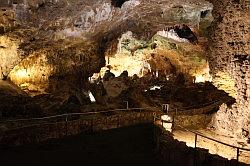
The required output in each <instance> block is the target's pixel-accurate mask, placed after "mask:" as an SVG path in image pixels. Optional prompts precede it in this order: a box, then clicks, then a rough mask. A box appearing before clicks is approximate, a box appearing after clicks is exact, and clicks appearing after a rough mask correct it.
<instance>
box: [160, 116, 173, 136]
mask: <svg viewBox="0 0 250 166" xmlns="http://www.w3.org/2000/svg"><path fill="white" fill-rule="evenodd" d="M161 120H163V127H164V128H165V129H166V130H167V131H170V132H172V118H171V117H170V116H168V115H162V116H161Z"/></svg>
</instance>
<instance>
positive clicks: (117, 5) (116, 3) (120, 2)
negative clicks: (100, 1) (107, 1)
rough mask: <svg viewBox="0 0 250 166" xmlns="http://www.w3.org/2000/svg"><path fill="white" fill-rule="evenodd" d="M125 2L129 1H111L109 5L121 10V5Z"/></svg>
mask: <svg viewBox="0 0 250 166" xmlns="http://www.w3.org/2000/svg"><path fill="white" fill-rule="evenodd" d="M126 1H129V0H111V4H112V5H113V6H114V7H119V8H121V7H122V5H123V4H124V3H125V2H126Z"/></svg>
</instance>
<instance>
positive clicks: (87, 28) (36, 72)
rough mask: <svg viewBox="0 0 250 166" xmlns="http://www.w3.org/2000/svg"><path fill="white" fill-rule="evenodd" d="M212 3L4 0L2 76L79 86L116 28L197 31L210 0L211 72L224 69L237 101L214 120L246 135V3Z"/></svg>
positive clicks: (143, 36)
mask: <svg viewBox="0 0 250 166" xmlns="http://www.w3.org/2000/svg"><path fill="white" fill-rule="evenodd" d="M3 1H4V0H3ZM3 1H1V2H3ZM209 1H211V3H208V2H207V1H205V0H173V1H170V0H150V1H149V0H129V1H126V2H125V1H124V2H123V3H122V4H116V3H111V0H86V1H83V0H74V1H68V0H52V1H51V0H44V1H40V0H25V1H22V0H20V1H17V4H8V2H11V1H7V0H6V1H4V2H6V3H5V4H4V10H1V11H0V34H1V37H0V41H1V43H0V67H1V68H0V71H1V73H0V78H3V75H2V73H3V74H4V76H7V75H9V73H10V75H9V78H10V79H11V80H12V81H13V82H15V83H16V84H18V85H23V86H25V88H27V89H29V90H37V91H39V92H41V93H43V92H44V91H47V92H51V91H56V90H58V89H65V88H66V87H64V86H66V85H67V86H68V89H69V90H72V89H74V88H70V87H75V88H76V89H77V88H83V82H84V81H85V80H86V78H88V77H89V76H91V75H92V74H93V73H98V72H99V71H100V69H101V67H104V66H105V59H104V58H105V55H107V54H109V53H114V52H116V51H117V50H116V49H117V47H116V46H115V44H117V43H118V41H117V39H118V38H119V37H120V36H121V34H123V33H125V32H127V31H131V32H133V36H134V37H135V38H136V39H138V40H144V41H147V40H148V39H151V38H152V37H153V36H154V35H155V34H156V33H157V32H158V31H162V30H164V29H165V28H166V27H171V26H174V25H178V24H183V23H185V24H188V25H189V26H190V27H192V28H195V29H196V30H197V29H198V27H199V28H200V29H199V30H202V29H205V28H206V27H207V25H208V24H207V20H208V22H209V21H211V14H210V13H211V11H212V9H213V5H214V10H213V16H214V17H215V21H214V25H213V26H212V27H211V31H210V32H211V33H210V34H209V35H210V36H211V39H210V46H209V47H210V49H209V50H210V51H211V54H209V55H208V56H207V57H208V62H209V65H210V69H211V70H210V72H212V74H213V76H214V77H216V74H217V75H218V73H219V72H222V73H229V74H228V75H229V77H228V78H230V79H229V80H230V84H231V85H230V87H232V83H231V82H232V80H233V82H235V84H236V85H235V91H236V94H235V96H236V100H237V104H235V105H234V106H233V107H232V108H230V109H228V108H226V106H225V107H224V106H223V108H221V110H220V111H219V113H218V114H217V116H216V117H215V124H214V125H215V127H216V128H218V129H219V130H222V131H223V132H228V131H229V132H228V133H229V134H230V135H239V136H244V137H249V134H247V133H249V132H250V129H249V124H250V123H249V112H250V111H249V108H248V107H249V105H250V95H249V93H250V92H249V88H250V83H249V82H250V81H249V74H248V73H249V38H250V37H249V20H250V18H249V15H250V14H249V4H248V3H249V1H248V0H209ZM212 4H213V5H212ZM0 5H2V4H0ZM0 7H2V6H0ZM197 31H198V30H197ZM163 36H164V35H163ZM88 42H90V43H88ZM114 43H115V44H114ZM111 46H112V48H111ZM194 47H195V46H194ZM161 53H162V54H166V53H167V52H166V51H161ZM158 54H160V52H158ZM112 55H113V54H112ZM172 60H173V59H172ZM190 64H192V63H190ZM190 64H189V65H190ZM180 66H181V65H180ZM187 68H188V67H187ZM12 69H13V70H12ZM205 69H207V68H205ZM11 70H12V71H11ZM198 78H199V79H200V77H198ZM201 79H202V78H201ZM229 89H230V88H229ZM231 90H232V89H231ZM225 110H228V111H225ZM230 110H232V111H230ZM230 114H232V116H231V115H230ZM225 118H227V119H226V120H225ZM232 119H239V120H238V121H234V120H232ZM222 122H223V123H222ZM224 122H225V123H224Z"/></svg>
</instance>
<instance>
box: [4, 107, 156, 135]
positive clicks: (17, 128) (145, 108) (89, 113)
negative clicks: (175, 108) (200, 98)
mask: <svg viewBox="0 0 250 166" xmlns="http://www.w3.org/2000/svg"><path fill="white" fill-rule="evenodd" d="M154 108H157V107H144V108H128V109H114V110H109V111H98V112H85V113H69V114H61V115H55V116H48V117H43V118H30V119H16V120H8V121H0V123H1V122H18V121H26V120H43V119H51V118H55V117H64V116H66V119H65V121H60V122H66V124H67V123H68V122H69V121H68V117H69V116H71V115H92V114H101V113H110V112H116V111H127V110H140V112H141V110H147V109H154ZM60 122H54V123H48V122H47V123H46V122H45V123H39V124H31V125H26V126H21V127H16V128H11V129H8V131H10V130H19V129H23V128H28V127H34V126H39V125H41V124H42V125H48V124H56V123H60Z"/></svg>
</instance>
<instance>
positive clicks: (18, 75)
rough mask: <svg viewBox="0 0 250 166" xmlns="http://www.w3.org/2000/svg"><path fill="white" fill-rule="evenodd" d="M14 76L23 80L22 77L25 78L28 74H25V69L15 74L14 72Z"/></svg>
mask: <svg viewBox="0 0 250 166" xmlns="http://www.w3.org/2000/svg"><path fill="white" fill-rule="evenodd" d="M16 76H17V77H18V78H20V79H21V78H23V77H27V76H28V73H27V69H21V70H18V71H17V72H16Z"/></svg>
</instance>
